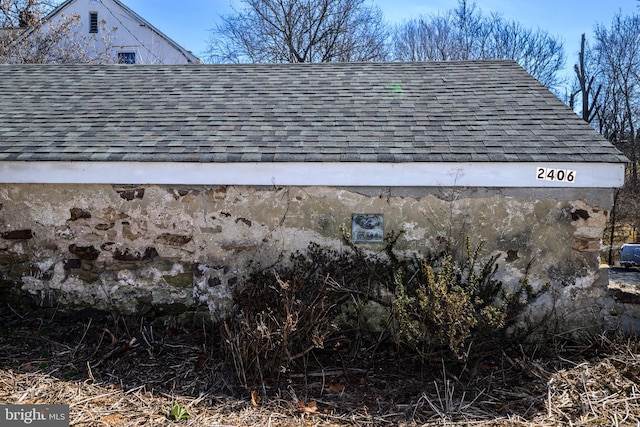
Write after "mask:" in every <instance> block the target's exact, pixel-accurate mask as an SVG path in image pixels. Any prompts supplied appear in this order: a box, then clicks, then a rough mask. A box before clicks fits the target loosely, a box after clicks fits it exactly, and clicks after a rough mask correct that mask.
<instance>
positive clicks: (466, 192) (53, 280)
mask: <svg viewBox="0 0 640 427" xmlns="http://www.w3.org/2000/svg"><path fill="white" fill-rule="evenodd" d="M0 203H1V208H0V269H1V273H2V276H1V278H2V280H1V281H0V292H2V293H3V294H4V295H5V297H9V298H11V299H12V301H15V300H16V299H22V300H23V301H24V299H25V298H26V299H28V300H30V301H31V302H35V303H36V304H37V305H39V306H41V307H50V306H61V307H68V308H83V307H94V308H98V309H104V310H118V311H119V312H122V313H123V314H147V313H150V312H153V313H178V312H181V311H184V310H193V309H198V308H202V307H206V308H208V310H210V311H211V312H212V313H215V314H216V315H221V314H223V313H224V310H225V308H226V307H228V306H229V304H230V302H231V300H230V289H231V288H232V287H233V286H236V285H239V284H241V283H242V280H243V277H244V276H245V274H246V273H247V272H248V271H249V270H250V269H251V268H268V267H269V266H272V265H274V264H275V263H278V262H284V261H286V260H287V258H288V255H289V254H290V253H291V252H293V251H295V250H299V249H305V248H306V247H307V245H308V244H309V242H315V243H318V244H320V245H327V246H331V247H335V248H339V247H341V245H343V244H344V241H343V238H344V231H345V230H349V229H350V227H351V215H352V214H353V213H382V214H383V215H384V232H385V234H387V235H388V234H389V233H400V237H399V238H398V241H397V243H396V245H395V246H394V248H395V249H396V250H397V251H399V252H407V253H409V252H412V251H416V252H428V251H434V250H439V249H442V247H443V245H445V244H446V242H447V241H448V240H449V239H453V241H454V242H456V243H457V247H456V250H457V251H458V252H459V253H460V254H462V253H463V252H462V251H464V250H465V249H464V247H465V240H466V238H469V239H470V241H471V243H472V245H476V244H478V243H480V241H485V251H484V253H485V254H486V256H489V255H494V254H498V255H500V258H499V261H498V262H499V265H500V270H499V278H500V279H501V280H503V281H504V282H505V283H507V284H509V283H510V284H515V283H517V282H518V280H520V279H521V278H522V277H523V274H524V272H525V271H526V270H527V268H528V266H529V278H530V281H531V284H532V285H533V287H534V289H535V288H540V287H542V286H546V285H549V286H550V291H549V292H547V293H546V294H545V296H543V297H542V298H541V299H540V300H539V301H538V302H537V303H536V304H538V306H537V307H536V308H535V309H533V310H531V316H530V318H528V319H525V321H528V322H531V323H535V322H536V321H538V320H539V317H540V315H541V313H549V312H550V310H551V309H553V315H554V317H555V318H556V319H560V320H561V322H560V323H559V324H560V325H562V326H561V327H562V328H566V329H569V328H583V327H585V326H586V327H590V328H592V329H593V328H594V327H595V328H596V329H599V328H604V327H607V325H605V323H607V324H611V323H615V321H616V318H615V316H613V317H612V316H611V315H610V313H612V312H614V313H615V311H616V310H615V309H612V305H611V304H614V303H613V302H611V300H610V297H608V296H607V289H606V279H605V278H601V277H600V276H601V275H600V273H599V257H598V253H599V251H600V249H601V236H602V233H603V230H604V227H605V224H606V221H607V210H608V209H609V208H610V205H611V194H610V191H608V190H602V189H590V190H586V189H566V188H565V189H457V188H366V189H365V188H329V187H282V188H276V187H245V186H193V187H172V186H162V185H132V186H111V185H34V184H22V185H3V186H0ZM364 247H365V248H366V249H368V250H372V251H381V250H382V249H383V245H382V244H365V245H364ZM603 283H605V284H604V285H603Z"/></svg>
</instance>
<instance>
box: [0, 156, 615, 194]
mask: <svg viewBox="0 0 640 427" xmlns="http://www.w3.org/2000/svg"><path fill="white" fill-rule="evenodd" d="M542 170H545V171H556V175H555V176H556V178H557V177H562V178H563V180H552V179H549V178H548V177H546V179H540V178H541V176H540V175H541V171H542ZM560 170H561V171H564V172H563V173H557V171H560ZM569 172H572V173H571V174H569ZM543 178H544V177H543ZM0 183H36V184H47V183H56V184H174V185H175V184H180V185H188V184H191V185H276V186H283V185H296V186H345V187H433V186H436V187H442V186H444V187H450V186H452V187H587V188H615V187H621V186H622V185H623V184H624V164H623V163H553V162H549V163H545V162H519V163H515V162H514V163H506V162H505V163H488V162H469V163H418V162H416V163H357V162H335V163H320V162H317V163H314V162H282V163H275V162H274V163H250V162H247V163H187V162H183V163H180V162H99V161H96V162H34V161H29V162H26V161H5V162H0Z"/></svg>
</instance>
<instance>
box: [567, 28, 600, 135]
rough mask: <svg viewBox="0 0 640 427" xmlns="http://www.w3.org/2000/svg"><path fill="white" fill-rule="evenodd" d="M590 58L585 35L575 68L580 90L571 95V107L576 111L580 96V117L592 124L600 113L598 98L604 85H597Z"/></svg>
mask: <svg viewBox="0 0 640 427" xmlns="http://www.w3.org/2000/svg"><path fill="white" fill-rule="evenodd" d="M588 56H589V51H588V49H587V41H586V37H585V35H584V33H583V34H582V38H581V41H580V53H579V54H578V63H577V64H575V65H574V66H573V69H574V71H575V73H576V79H577V81H578V89H577V90H576V91H574V92H573V93H571V96H570V99H569V106H570V107H571V109H572V110H573V109H574V107H575V98H576V95H578V94H579V95H580V99H581V103H582V108H581V110H580V117H582V118H583V119H584V121H585V122H587V123H591V122H592V121H593V119H594V118H595V117H596V114H597V112H598V98H599V96H600V91H601V90H602V84H596V83H595V78H596V76H595V75H594V74H593V73H592V71H591V68H592V67H593V65H591V66H589V65H588V63H589V62H593V61H589V59H588Z"/></svg>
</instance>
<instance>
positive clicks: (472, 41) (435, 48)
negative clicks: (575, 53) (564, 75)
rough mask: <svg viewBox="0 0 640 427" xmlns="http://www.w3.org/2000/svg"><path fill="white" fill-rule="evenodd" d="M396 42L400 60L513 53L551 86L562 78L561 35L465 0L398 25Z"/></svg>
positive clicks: (503, 56) (505, 56)
mask: <svg viewBox="0 0 640 427" xmlns="http://www.w3.org/2000/svg"><path fill="white" fill-rule="evenodd" d="M393 46H394V58H395V59H397V60H401V61H442V60H464V59H513V60H515V61H517V62H518V63H519V64H520V65H521V66H522V67H523V68H524V69H526V70H527V71H528V72H529V73H531V74H532V75H533V76H534V77H535V78H537V79H538V80H539V81H540V82H542V83H543V84H544V85H545V86H547V87H549V88H557V87H558V86H559V85H560V84H561V83H562V81H561V79H560V78H559V76H558V74H559V71H560V70H561V69H562V67H563V65H564V48H563V45H562V42H561V41H559V40H558V39H556V38H554V37H551V36H550V35H549V34H547V33H546V32H545V31H542V30H535V31H534V30H529V29H526V28H524V27H522V26H521V25H520V24H518V23H517V22H514V21H506V20H505V19H504V18H502V16H501V15H498V14H492V15H489V16H484V15H482V12H481V11H480V10H478V9H476V7H475V4H471V5H469V4H468V3H467V1H466V0H460V1H459V3H458V7H457V8H456V9H454V10H449V11H447V12H444V13H442V14H437V15H431V16H428V17H421V18H417V19H414V20H410V21H408V22H405V23H403V24H402V25H400V26H398V27H397V28H396V31H395V34H394V37H393Z"/></svg>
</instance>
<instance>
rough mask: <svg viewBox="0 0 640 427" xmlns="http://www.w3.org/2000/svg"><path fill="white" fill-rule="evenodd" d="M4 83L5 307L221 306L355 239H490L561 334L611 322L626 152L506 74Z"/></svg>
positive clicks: (203, 71) (530, 84)
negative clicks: (274, 274) (256, 283)
mask: <svg viewBox="0 0 640 427" xmlns="http://www.w3.org/2000/svg"><path fill="white" fill-rule="evenodd" d="M0 91H1V97H0V203H1V209H0V237H1V238H0V266H1V267H2V272H3V273H2V281H1V282H0V288H1V291H2V292H3V293H4V294H5V296H6V295H8V296H11V297H12V298H14V299H15V298H18V297H20V298H23V299H24V298H27V299H30V300H32V301H35V302H36V303H37V304H39V305H40V306H52V305H60V306H63V307H86V306H92V307H96V308H102V309H107V310H108V309H117V310H119V311H121V312H123V313H131V314H132V313H146V312H149V311H151V310H153V311H154V312H159V311H160V312H161V311H162V310H165V311H169V310H170V311H179V310H192V309H198V308H203V307H204V308H207V307H208V309H209V310H211V311H212V312H219V311H221V310H224V307H226V306H227V305H228V304H229V298H230V297H229V295H230V293H229V291H230V288H231V287H233V286H235V285H239V284H241V283H242V280H243V275H244V274H245V273H246V272H247V269H248V266H249V265H250V266H252V267H255V266H257V265H259V266H269V265H273V264H274V263H278V262H283V260H286V258H287V254H288V253H291V252H292V251H294V250H297V249H304V248H305V247H306V246H307V245H308V244H309V242H316V243H319V244H321V245H327V246H331V247H337V248H339V247H340V246H341V245H342V244H343V237H344V233H343V232H344V229H345V228H346V229H347V230H350V231H352V232H353V233H352V234H351V238H353V239H356V240H358V242H357V243H356V244H360V245H363V247H364V248H366V249H367V250H371V251H380V250H381V248H382V244H381V243H380V242H379V241H380V240H381V238H382V237H384V236H385V235H388V234H389V233H395V234H397V233H400V237H399V239H398V242H397V244H396V249H397V250H399V251H408V252H410V251H420V252H427V251H430V250H435V249H437V248H438V247H439V245H442V242H443V241H445V240H447V239H448V238H453V239H454V240H457V241H459V242H462V241H464V240H465V239H466V238H469V239H470V240H471V241H472V243H475V244H477V243H478V242H480V241H485V242H486V246H485V248H486V251H487V255H489V254H490V255H498V256H499V261H498V262H499V265H500V270H499V277H500V279H501V280H503V281H504V282H505V283H514V282H517V281H518V280H519V279H520V278H522V275H523V274H524V271H525V269H526V268H527V266H528V265H530V271H529V276H530V280H531V283H532V285H533V286H534V287H541V286H544V285H546V284H548V285H550V292H547V293H546V296H545V297H544V298H542V299H541V300H540V301H538V302H537V303H538V304H540V305H541V306H544V307H546V308H547V309H551V308H553V309H554V310H555V311H554V312H555V313H556V315H557V316H558V318H559V319H560V320H561V322H560V323H561V324H563V325H565V326H566V327H567V328H573V327H575V326H576V325H578V326H581V325H587V326H590V327H597V328H601V327H615V325H616V324H617V323H619V322H620V321H621V317H620V315H622V314H623V311H624V310H623V309H621V308H620V307H619V306H616V304H617V303H616V302H615V301H614V300H612V299H611V298H610V297H609V296H608V293H607V289H606V288H607V284H606V277H602V275H601V273H600V270H599V258H598V252H599V250H600V249H601V236H602V233H603V229H604V227H605V223H606V221H607V216H608V211H609V210H610V208H611V204H612V189H613V188H615V187H620V186H622V184H623V180H624V167H625V162H626V161H627V160H626V158H625V157H624V156H622V155H621V154H620V153H619V152H618V151H617V150H616V149H615V148H614V147H613V146H612V145H610V144H609V143H608V142H607V141H605V140H604V139H602V138H601V137H600V135H599V134H597V133H596V132H595V131H593V130H592V129H591V128H590V127H589V126H588V125H587V124H586V123H584V122H583V121H582V120H581V119H580V118H579V117H577V116H576V115H575V114H574V113H573V112H572V111H571V110H570V109H569V108H567V107H566V106H565V105H564V104H562V103H561V102H560V101H559V100H558V99H557V98H556V97H555V96H554V95H553V94H551V93H550V92H549V91H548V90H547V89H546V88H544V87H543V86H542V85H541V84H540V83H539V82H537V81H536V80H535V79H533V78H532V77H531V76H530V75H529V74H527V73H526V72H525V71H524V70H523V69H522V68H521V67H520V66H518V65H517V64H516V63H515V62H511V61H469V62H464V61H463V62H434V63H329V64H277V65H273V64H272V65H194V66H186V67H185V66H164V65H159V66H141V67H126V66H118V65H106V66H104V65H103V66H74V65H69V66H67V65H64V66H11V65H5V66H0ZM535 311H536V310H534V312H535Z"/></svg>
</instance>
